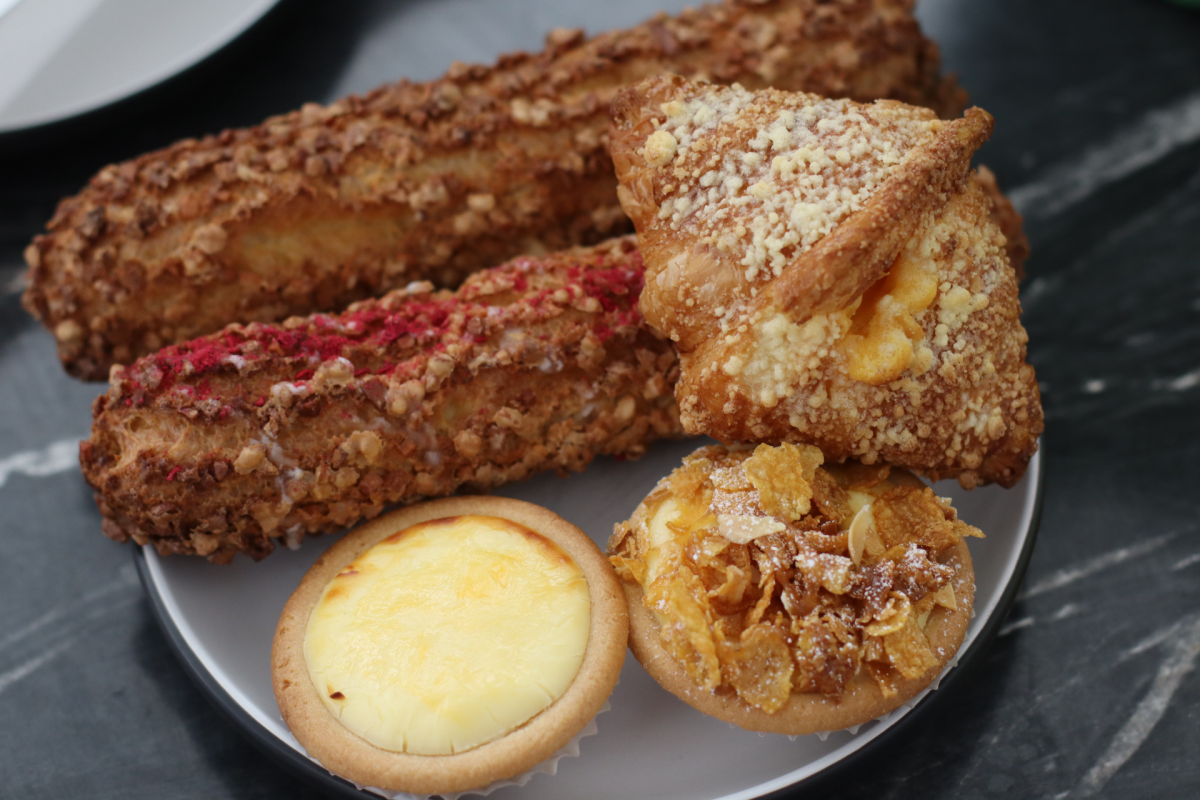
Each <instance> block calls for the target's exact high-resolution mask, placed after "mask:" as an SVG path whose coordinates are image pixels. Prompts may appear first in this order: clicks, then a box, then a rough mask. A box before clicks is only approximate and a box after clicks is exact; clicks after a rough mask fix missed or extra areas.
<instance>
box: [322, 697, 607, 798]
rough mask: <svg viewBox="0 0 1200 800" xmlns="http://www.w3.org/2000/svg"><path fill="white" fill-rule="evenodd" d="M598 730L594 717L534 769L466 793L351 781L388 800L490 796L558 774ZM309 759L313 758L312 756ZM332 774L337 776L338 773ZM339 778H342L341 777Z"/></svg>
mask: <svg viewBox="0 0 1200 800" xmlns="http://www.w3.org/2000/svg"><path fill="white" fill-rule="evenodd" d="M610 708H612V706H611V705H609V703H608V701H607V700H605V701H604V705H603V706H601V707H600V710H599V711H597V712H596V716H599V715H600V714H603V713H604V712H605V711H608V710H609V709H610ZM598 730H599V728H597V726H596V718H595V717H593V718H592V719H590V720H589V721H588V724H587V725H584V726H583V729H582V730H580V731H579V733H577V734H575V735H574V736H573V737H571V741H569V742H567V743H566V744H565V745H563V746H562V747H560V748H559V749H558V750H556V751H555V752H554V755H552V756H550V757H549V758H547V759H546V760H545V761H543V762H542V763H540V764H538V765H537V766H535V767H532V768H531V769H529V770H527V771H526V772H522V773H521V774H520V775H516V776H514V777H512V778H502V779H500V780H496V781H492V782H491V783H489V784H488V785H487V786H483V787H480V788H478V789H467V790H466V791H462V792H446V793H445V794H413V793H411V792H392V791H389V790H387V789H380V788H378V787H375V786H363V785H362V784H361V783H354V781H350V783H354V787H355V788H356V789H358V790H359V791H366V792H370V793H371V794H377V795H379V796H380V797H386V798H388V800H430V798H434V797H440V798H442V800H458V798H460V797H465V796H466V795H471V794H478V795H488V794H491V793H492V792H494V791H496V790H497V789H500V788H502V787H505V786H524V785H525V784H527V783H529V781H530V779H531V778H533V776H534V775H536V774H538V773H539V772H543V773H545V774H547V775H554V774H557V772H558V762H559V761H560V760H561V759H564V758H568V757H572V758H573V757H575V756H577V755H579V743H580V741H581V740H582V739H584V738H585V737H588V736H592V735H594V734H595V733H596V732H597V731H598ZM309 757H310V758H311V756H309ZM314 763H316V764H320V763H321V762H319V761H315V759H314ZM330 774H333V775H336V774H337V773H330ZM338 777H342V776H340V775H339V776H338Z"/></svg>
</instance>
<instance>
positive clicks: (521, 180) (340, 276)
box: [25, 0, 963, 380]
mask: <svg viewBox="0 0 1200 800" xmlns="http://www.w3.org/2000/svg"><path fill="white" fill-rule="evenodd" d="M911 5H912V3H911V0H854V1H853V2H839V3H826V2H818V0H767V2H762V0H726V2H724V3H721V4H718V5H711V6H704V7H702V8H699V9H696V10H688V11H685V12H683V13H682V14H680V15H679V16H677V17H668V16H666V15H664V14H660V15H659V16H657V17H655V18H653V19H651V20H650V21H648V22H646V23H644V24H642V25H640V26H638V27H635V28H631V29H629V30H624V31H614V32H611V33H605V34H602V35H600V36H597V37H595V38H593V39H590V40H587V39H585V38H584V36H583V33H582V31H565V30H561V31H556V32H554V33H551V34H550V36H549V37H548V39H547V44H546V49H545V50H544V51H543V52H541V53H539V54H533V55H530V54H523V53H522V54H515V55H510V56H505V57H503V58H501V59H500V60H499V61H498V62H497V64H496V65H495V66H494V67H485V66H479V65H475V66H469V65H466V64H456V65H455V66H454V67H452V68H451V70H450V71H449V72H448V73H447V75H446V76H445V77H443V78H441V79H439V80H435V81H432V82H430V83H408V82H400V83H398V84H394V85H390V86H384V87H381V88H379V89H377V90H375V91H373V92H370V93H369V94H367V95H365V96H362V97H348V98H345V99H343V100H340V101H338V102H336V103H333V104H332V105H330V106H327V107H321V106H319V105H316V104H310V105H306V106H305V107H304V108H302V109H301V110H299V111H295V112H293V113H290V114H287V115H284V116H280V117H274V118H272V119H269V120H267V121H266V122H264V123H263V124H262V125H260V126H257V127H254V128H249V129H243V130H229V131H225V132H224V133H222V134H220V135H219V136H210V137H207V138H204V139H201V140H199V141H197V140H186V141H182V142H179V143H177V144H175V145H172V146H171V147H168V148H166V149H164V150H159V151H157V152H153V153H147V154H146V155H143V156H141V157H139V158H137V159H134V160H132V161H127V162H125V163H123V164H117V165H113V166H109V167H106V168H105V169H103V170H101V171H100V173H99V174H98V175H96V176H95V177H94V178H93V179H92V181H91V183H90V184H89V185H88V186H87V188H85V189H84V190H83V191H82V192H81V193H80V194H78V195H76V196H75V197H71V198H68V199H66V200H64V201H63V203H62V204H61V205H60V206H59V209H58V212H57V213H56V214H55V216H54V218H53V219H52V220H51V221H50V223H49V226H48V227H49V233H47V234H46V235H44V236H39V237H38V238H37V239H35V240H34V242H33V244H32V245H31V246H30V247H29V249H28V250H27V251H26V259H27V261H28V262H29V265H30V272H29V278H30V279H29V290H28V292H27V293H26V295H25V307H26V308H27V309H29V310H30V311H31V312H32V313H33V314H34V315H36V316H37V317H39V318H40V319H41V320H42V322H43V323H44V324H45V325H46V327H47V328H49V329H50V330H51V331H53V333H54V335H55V337H56V339H57V341H58V353H59V357H60V358H61V359H62V361H63V363H64V365H65V366H66V368H67V370H68V371H69V372H70V373H71V374H73V375H76V376H78V377H83V378H89V379H93V380H97V379H103V378H104V377H105V376H106V375H107V374H108V368H109V365H111V364H112V363H114V362H115V363H120V364H128V363H130V361H132V360H133V359H134V358H136V357H138V356H140V355H143V354H145V353H148V352H151V351H153V350H157V349H158V348H160V347H162V346H163V345H166V344H171V343H173V342H179V341H183V340H185V339H190V338H193V337H195V336H199V335H202V334H206V333H211V332H213V331H216V330H219V329H220V328H222V327H223V326H225V325H226V324H229V323H231V322H251V321H258V322H272V321H276V320H282V319H284V318H286V317H288V316H292V315H297V314H308V313H311V312H313V311H331V310H340V309H341V308H344V307H345V306H346V305H347V304H349V303H350V302H352V301H355V300H360V299H363V298H366V297H369V296H378V295H380V294H383V293H384V292H385V291H387V290H389V289H394V288H400V287H403V286H405V285H406V284H407V283H409V282H410V281H413V280H424V279H428V280H431V281H433V282H435V283H437V284H438V285H441V286H455V285H457V284H458V283H459V282H460V281H461V280H462V279H463V278H464V277H465V276H466V275H467V274H469V273H471V272H474V271H476V270H478V269H481V268H484V267H491V266H494V265H496V264H499V263H500V262H502V261H504V260H505V259H508V258H511V257H513V256H516V255H519V254H521V253H538V252H547V251H550V250H558V249H561V248H564V247H568V246H571V245H575V244H586V243H589V242H597V241H600V240H601V239H604V238H607V237H608V236H613V235H617V234H622V233H626V232H628V229H629V228H628V225H629V223H628V221H627V220H626V219H625V216H624V215H623V214H622V213H621V208H620V206H619V204H618V203H617V196H616V181H615V179H614V178H613V169H612V162H611V160H610V159H609V157H608V153H607V151H606V149H605V135H606V132H607V129H608V124H609V113H608V112H609V104H610V102H611V100H612V98H613V96H614V94H615V93H616V91H617V90H618V89H619V88H621V87H622V86H624V85H626V84H628V83H631V82H634V81H637V80H640V79H641V78H644V77H647V76H650V75H657V74H661V73H664V72H672V73H678V74H683V75H689V76H693V77H697V78H700V77H706V78H709V79H711V80H715V81H720V82H725V83H729V82H733V81H740V82H742V83H743V84H744V85H746V86H751V87H759V86H768V85H773V86H778V87H781V88H785V89H803V90H805V91H814V92H823V93H827V94H831V95H835V96H838V97H842V96H849V97H855V98H857V99H860V100H873V99H875V98H880V97H891V98H896V99H900V100H904V101H906V102H910V103H917V104H921V105H928V106H931V107H933V108H936V109H938V110H939V112H940V113H943V114H947V115H954V114H956V113H958V111H959V109H961V107H962V100H963V93H962V92H961V90H959V89H958V88H957V86H955V84H954V82H953V80H952V79H946V80H942V79H941V78H940V77H939V74H938V55H937V48H936V47H935V46H934V44H933V43H932V42H930V41H929V40H928V39H926V38H925V37H923V36H922V35H921V32H920V29H919V28H918V26H917V23H916V20H915V19H914V18H913V16H912V13H911Z"/></svg>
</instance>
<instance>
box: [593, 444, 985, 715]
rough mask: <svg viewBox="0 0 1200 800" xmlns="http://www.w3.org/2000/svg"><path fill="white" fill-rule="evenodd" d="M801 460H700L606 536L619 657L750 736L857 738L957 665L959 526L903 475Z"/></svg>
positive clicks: (766, 453) (777, 451)
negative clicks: (625, 612) (624, 637)
mask: <svg viewBox="0 0 1200 800" xmlns="http://www.w3.org/2000/svg"><path fill="white" fill-rule="evenodd" d="M821 464H822V456H821V453H820V451H819V450H817V449H816V448H815V447H811V446H799V447H797V446H794V445H789V444H784V445H781V446H780V447H771V446H768V445H759V446H758V447H757V448H756V449H755V450H754V451H753V453H751V452H750V450H749V449H746V448H743V449H739V450H729V449H727V448H724V447H719V446H718V447H705V448H701V449H699V450H697V451H696V452H695V453H693V454H692V455H690V456H688V457H687V458H685V459H684V462H683V465H682V466H681V467H679V468H678V469H676V470H675V471H674V472H672V474H671V475H670V476H669V477H667V478H664V479H663V480H662V481H660V483H659V485H658V486H657V487H656V488H655V489H654V491H653V492H651V493H650V494H649V495H648V496H647V497H646V499H645V500H643V502H642V503H641V504H639V506H638V508H637V510H636V511H635V512H634V514H633V515H632V517H631V518H630V519H629V520H628V521H627V522H624V523H620V524H618V525H616V526H615V528H614V533H613V536H612V538H611V539H610V540H609V544H608V553H609V560H610V561H612V563H613V565H614V566H615V567H616V568H617V573H618V575H619V576H620V577H621V579H622V584H623V586H624V589H625V594H626V597H627V599H628V601H629V606H630V608H629V614H630V648H631V650H632V651H633V653H634V655H635V656H636V657H637V659H638V660H639V661H640V662H641V663H642V665H643V666H644V667H645V668H646V670H647V671H648V672H649V673H650V674H651V676H653V677H654V678H655V680H657V681H658V682H659V683H660V684H661V685H662V686H663V687H664V688H666V689H667V690H668V691H670V692H671V693H672V694H675V695H676V696H677V697H679V698H680V699H682V700H683V701H684V702H686V703H688V704H690V705H692V706H694V707H695V708H697V709H699V710H700V711H702V712H704V713H706V714H710V715H712V716H715V717H717V718H719V719H722V720H725V721H727V722H731V723H734V724H737V725H740V726H741V727H744V728H747V729H749V730H756V731H763V732H770V733H786V734H792V735H797V734H807V733H814V732H818V731H829V730H837V729H840V728H845V727H848V726H851V725H857V724H861V723H863V722H867V721H869V720H871V719H874V718H876V717H879V716H881V715H883V714H886V713H888V712H889V711H892V710H894V709H896V708H898V707H899V706H900V705H902V704H903V703H905V702H907V701H908V700H910V699H911V698H912V697H913V696H915V695H916V694H917V693H919V692H920V691H921V690H923V689H924V688H925V687H926V686H928V685H929V684H930V683H931V682H932V681H933V679H934V678H935V677H936V676H937V675H938V674H940V673H941V671H942V670H943V669H944V668H945V666H946V665H947V664H948V663H949V662H950V660H951V659H952V658H953V657H954V655H955V653H956V652H957V651H958V648H959V646H960V645H961V643H962V641H963V638H964V636H965V635H966V630H967V625H968V623H969V622H970V619H971V608H972V606H973V603H974V594H975V583H974V572H973V570H972V566H971V557H970V553H969V551H968V550H967V548H966V545H965V543H964V542H963V537H964V536H981V535H982V534H981V533H980V532H979V531H978V530H976V529H974V528H972V527H971V526H970V525H967V524H965V523H963V522H961V521H959V520H958V519H957V516H956V514H955V512H954V510H953V509H952V508H951V507H950V506H949V503H948V501H945V500H942V499H939V498H936V497H935V496H934V495H933V494H932V491H931V490H930V489H928V488H927V487H925V486H924V485H923V484H921V483H920V481H918V480H917V479H916V478H914V477H913V476H912V475H911V474H910V473H906V472H903V471H892V470H891V468H890V467H887V466H878V467H867V466H864V465H861V464H847V465H842V466H833V467H828V468H825V467H822V466H821Z"/></svg>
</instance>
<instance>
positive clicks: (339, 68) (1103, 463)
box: [0, 0, 1200, 800]
mask: <svg viewBox="0 0 1200 800" xmlns="http://www.w3.org/2000/svg"><path fill="white" fill-rule="evenodd" d="M491 2H493V3H500V2H511V4H512V7H513V10H512V16H511V20H510V23H509V24H508V25H506V26H499V27H496V26H486V25H481V24H479V22H478V19H477V17H478V15H477V14H475V13H474V12H475V9H477V8H478V7H479V6H480V5H481V4H482V0H442V2H440V3H435V2H432V0H411V1H410V2H402V1H400V0H397V2H392V3H386V2H371V1H370V0H358V1H356V2H345V3H333V2H315V1H310V0H285V2H284V3H282V4H281V6H280V7H279V8H278V9H277V11H275V12H273V13H272V14H271V15H270V16H269V17H268V18H267V19H266V20H265V21H264V22H263V23H262V24H260V25H259V26H258V27H257V28H255V29H253V30H252V31H250V32H249V33H248V34H247V35H246V36H245V37H243V38H242V39H241V40H239V41H238V42H236V43H235V44H234V45H233V46H231V47H230V48H228V49H227V50H225V51H223V52H222V53H220V54H218V55H217V56H216V57H214V58H213V59H211V60H210V61H209V62H207V63H205V64H203V65H201V66H200V67H199V68H197V69H195V70H193V71H191V72H189V73H188V74H186V75H184V76H182V77H181V78H179V79H176V80H174V81H172V82H170V83H168V84H167V85H165V86H163V87H160V88H159V89H156V90H153V91H151V92H149V93H148V94H147V95H145V96H142V97H140V98H137V99H135V100H134V101H130V102H127V103H124V104H122V105H120V106H118V107H117V108H115V109H110V110H108V111H106V112H103V113H100V114H97V115H94V116H93V117H91V118H88V119H85V120H81V121H78V122H76V123H73V124H70V125H65V126H59V127H58V128H54V129H50V130H47V131H42V132H39V133H38V134H36V135H34V136H27V137H22V138H20V139H11V138H10V139H7V140H0V409H3V410H4V413H3V415H2V416H0V601H2V603H3V613H2V614H0V797H6V798H7V797H12V798H55V799H56V800H58V799H61V798H69V797H87V798H91V799H92V800H99V798H110V797H111V798H142V797H145V798H151V797H153V798H161V797H172V798H176V797H178V798H192V797H195V798H201V797H203V798H223V797H228V798H258V797H262V798H266V797H283V796H286V797H295V798H302V797H316V796H318V793H317V790H316V789H314V788H312V787H310V786H307V785H305V784H303V783H301V782H300V781H299V780H298V779H296V778H294V777H292V775H291V774H289V773H288V772H285V771H284V770H282V769H281V768H279V767H277V766H276V765H275V764H274V763H272V762H270V761H269V760H268V759H267V758H266V757H264V756H263V755H261V754H260V753H259V752H258V751H257V750H255V749H254V748H253V747H252V746H251V745H250V744H249V742H248V740H247V739H246V738H244V737H243V736H242V735H241V734H240V733H239V732H238V731H237V730H236V729H235V728H234V727H232V726H231V725H230V724H228V723H227V722H226V721H225V719H224V718H223V717H222V716H221V715H220V714H219V713H218V711H217V710H215V709H214V708H213V707H212V706H211V705H210V703H209V701H208V700H207V699H206V698H205V697H204V695H203V694H201V692H200V691H199V690H198V689H197V688H196V687H195V686H194V685H193V683H192V682H191V681H190V680H189V678H188V676H187V674H186V673H185V671H184V669H183V668H182V666H181V665H180V663H179V662H178V661H177V660H176V657H175V656H174V655H173V653H172V652H171V650H170V648H169V646H168V643H167V640H166V638H165V637H164V635H163V633H162V632H161V631H160V629H159V627H158V625H157V623H156V621H155V619H154V617H153V613H152V610H151V607H150V604H149V602H148V601H147V599H146V598H145V596H144V595H143V592H142V589H141V587H140V586H139V584H138V581H137V577H136V574H135V571H134V567H133V564H132V562H131V558H130V550H129V549H128V548H127V547H123V546H119V545H116V544H113V543H112V542H110V541H108V540H107V539H105V538H104V537H103V536H102V535H100V531H99V521H100V518H99V515H98V512H97V511H96V509H95V506H94V504H93V502H92V499H91V493H90V491H89V490H88V489H87V487H86V486H85V484H84V483H83V481H82V479H81V477H80V475H79V473H78V470H77V469H76V468H75V448H76V443H77V441H78V439H79V438H81V437H82V436H84V435H86V432H87V428H88V422H89V413H88V406H89V403H90V402H91V400H92V398H93V397H95V396H96V394H98V393H99V392H100V391H101V388H102V387H101V386H99V385H96V384H83V383H79V382H76V381H74V380H71V379H69V378H67V377H66V376H65V375H64V374H63V373H62V372H61V371H60V370H59V368H58V366H57V363H56V361H55V359H54V347H53V343H52V341H51V338H50V336H49V335H48V334H46V333H45V332H44V331H42V329H41V328H40V327H39V326H37V325H36V324H35V323H34V322H33V321H32V320H31V319H30V318H29V317H28V316H27V315H26V314H25V313H24V312H23V311H22V310H21V309H20V305H19V301H18V294H17V293H18V291H19V288H18V287H19V275H20V269H19V267H18V265H19V263H20V253H21V250H22V249H23V247H24V244H25V243H26V242H27V241H28V239H29V238H30V237H31V236H32V235H33V234H35V233H36V232H37V231H38V230H39V229H40V227H41V226H42V224H44V222H45V221H46V220H47V219H48V218H49V216H50V215H51V213H52V212H53V208H54V204H55V202H56V201H57V199H58V198H59V197H60V196H62V195H65V194H69V193H73V192H74V191H76V190H77V189H78V188H79V186H80V185H82V183H83V182H84V181H85V180H86V179H87V178H88V177H89V176H90V175H91V174H92V173H93V172H94V171H95V170H96V169H97V168H98V167H100V166H101V165H103V164H105V163H109V162H112V161H117V160H120V159H124V158H126V157H130V156H132V155H135V154H137V153H138V152H141V151H143V150H146V149H149V148H152V147H157V146H161V145H165V144H167V143H169V142H170V141H172V140H174V139H176V138H180V137H183V136H189V135H195V134H199V133H204V132H208V131H213V130H217V129H220V128H223V127H230V126H240V125H246V124H251V123H254V122H256V121H258V120H260V119H261V118H263V117H264V116H266V115H268V114H271V113H276V112H282V111H285V110H288V109H290V108H293V107H296V106H299V105H300V104H301V103H303V102H305V101H308V100H313V99H316V100H330V99H332V98H333V97H335V96H337V95H339V94H342V93H344V92H347V91H362V90H365V89H369V88H371V86H373V85H374V84H376V83H380V82H383V81H385V80H389V79H391V78H393V77H398V76H401V75H407V76H410V77H414V78H427V77H431V76H433V75H436V74H438V73H440V72H441V71H442V70H443V69H444V68H445V67H446V66H447V65H448V64H449V62H450V61H451V60H453V59H456V58H461V59H464V60H472V61H480V60H486V59H488V58H490V57H492V56H493V55H495V54H497V53H499V52H501V51H504V50H509V49H514V48H530V47H537V46H538V45H539V43H540V39H541V36H542V34H543V33H544V32H545V31H546V30H549V29H550V28H552V27H556V26H560V25H568V26H569V25H580V24H582V25H585V26H586V27H588V28H589V29H590V30H598V29H600V28H602V27H612V26H617V25H626V24H630V23H633V22H636V21H637V20H639V19H640V18H643V17H645V16H648V15H649V14H650V13H651V12H652V11H654V10H656V9H657V7H658V4H657V3H637V2H633V1H632V0H622V2H619V3H609V4H590V6H589V5H588V4H558V3H554V2H550V0H491ZM677 5H682V3H678V4H677ZM576 6H578V8H577V7H576ZM918 13H919V16H920V17H921V19H922V20H923V22H924V24H925V26H926V29H927V31H928V32H929V33H930V34H931V35H932V36H933V37H934V38H935V39H937V40H938V41H939V42H940V43H941V45H942V52H943V58H944V63H945V66H946V67H947V69H949V70H952V71H955V72H957V73H958V76H959V80H960V82H961V83H962V84H963V86H965V87H966V88H967V89H968V90H969V91H970V93H971V96H972V101H973V102H974V103H976V104H978V105H980V106H982V107H983V108H986V109H987V110H989V111H990V112H992V113H993V114H994V115H995V117H996V120H997V126H996V132H995V135H994V137H993V139H992V141H991V142H990V143H989V144H987V145H986V147H985V148H984V150H983V151H982V152H981V154H980V158H979V161H981V162H982V163H986V164H988V165H989V166H990V167H991V168H992V169H993V170H994V171H995V172H996V174H997V176H998V178H999V180H1000V183H1001V186H1002V187H1003V188H1005V189H1006V190H1007V191H1008V192H1009V193H1010V196H1011V197H1012V198H1013V199H1014V201H1016V202H1017V204H1018V206H1019V207H1020V209H1021V211H1023V212H1024V214H1025V216H1026V225H1027V231H1028V234H1029V237H1030V239H1031V242H1032V246H1033V257H1032V258H1031V260H1030V261H1029V263H1028V265H1027V269H1028V274H1029V277H1028V278H1027V279H1026V282H1025V283H1024V285H1023V289H1022V302H1023V305H1024V321H1025V324H1026V326H1027V328H1028V330H1029V335H1030V343H1029V359H1030V361H1031V362H1032V363H1033V365H1034V366H1035V367H1036V369H1037V372H1038V377H1039V380H1040V383H1041V387H1042V392H1043V399H1044V403H1045V409H1046V420H1047V432H1046V434H1045V437H1044V439H1043V443H1044V460H1043V468H1044V470H1045V484H1044V485H1045V505H1044V514H1043V518H1042V524H1041V532H1040V537H1039V541H1038V545H1037V549H1036V551H1035V552H1034V555H1033V559H1032V562H1031V563H1030V565H1029V569H1028V573H1027V575H1026V578H1025V583H1024V586H1023V587H1022V589H1021V592H1020V594H1019V596H1018V599H1017V601H1016V603H1015V605H1014V606H1013V608H1012V610H1011V613H1010V614H1009V616H1008V618H1007V620H1006V621H1005V623H1004V626H1003V628H1002V629H1001V632H1000V634H999V636H998V637H997V638H996V640H995V641H994V642H993V643H992V644H991V645H990V647H989V649H988V650H987V651H986V653H984V654H982V656H981V657H979V658H976V659H975V660H974V663H973V664H971V665H970V667H968V668H967V670H966V671H965V674H963V675H961V676H959V677H958V678H957V679H956V680H955V681H953V682H952V683H951V684H950V685H949V686H947V687H946V688H945V689H944V690H943V691H942V692H941V693H940V694H941V696H940V697H938V698H937V702H936V703H935V704H933V705H932V706H931V707H930V708H928V709H926V710H924V713H923V715H922V719H921V720H920V725H913V726H908V727H907V728H906V729H905V730H906V733H905V736H904V737H902V738H899V739H896V738H893V739H891V740H890V741H888V742H887V744H886V746H884V747H878V748H874V749H872V751H871V752H870V753H869V754H867V755H866V756H865V757H864V758H863V759H862V760H860V761H859V762H858V763H857V764H856V768H855V770H854V771H853V772H852V773H850V774H847V773H844V772H843V773H840V774H838V775H836V776H832V777H831V778H829V779H827V780H824V781H821V782H819V783H818V785H817V786H815V787H813V789H814V790H815V791H816V792H818V793H823V794H824V795H827V796H833V797H847V798H860V797H861V798H871V799H872V800H879V798H909V797H912V798H916V797H920V798H956V800H969V799H970V798H987V797H1039V798H1041V797H1045V798H1068V797H1070V798H1075V797H1093V796H1094V797H1102V798H1103V797H1107V798H1185V797H1186V798H1191V797H1196V796H1198V795H1200V758H1197V755H1198V754H1200V674H1197V672H1196V671H1195V670H1194V667H1195V666H1196V662H1197V658H1198V657H1200V489H1198V488H1197V487H1198V486H1200V10H1189V9H1184V8H1180V7H1176V6H1172V5H1169V4H1166V3H1163V2H1159V0H1092V1H1091V2H1087V3H1080V2H1074V1H1072V0H1057V2H1049V1H1048V0H1040V1H1038V2H1035V1H1034V0H923V2H922V3H921V5H920V8H919V12H918ZM421 25H425V26H430V25H432V26H433V29H437V30H438V31H439V36H437V37H433V38H432V39H430V38H426V37H422V36H417V35H415V33H414V32H415V31H420V30H428V29H430V28H428V27H426V28H421V27H420V26H421ZM795 794H796V796H801V795H804V794H807V792H801V793H795ZM597 796H602V795H600V794H598V795H597Z"/></svg>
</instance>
